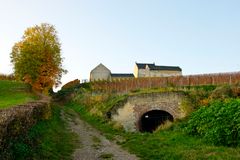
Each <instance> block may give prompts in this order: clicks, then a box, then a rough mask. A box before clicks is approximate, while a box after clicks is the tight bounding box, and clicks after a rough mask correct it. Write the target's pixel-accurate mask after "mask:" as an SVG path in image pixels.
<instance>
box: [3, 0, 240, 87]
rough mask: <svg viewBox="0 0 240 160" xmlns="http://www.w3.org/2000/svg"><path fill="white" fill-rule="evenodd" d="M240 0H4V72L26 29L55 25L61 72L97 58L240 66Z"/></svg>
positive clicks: (193, 69) (199, 67) (124, 67)
mask: <svg viewBox="0 0 240 160" xmlns="http://www.w3.org/2000/svg"><path fill="white" fill-rule="evenodd" d="M239 8H240V1H239V0H38V1H34V0H21V1H20V0H0V21H1V23H0V73H11V72H12V66H11V64H10V59H9V53H10V52H11V48H12V46H13V45H14V43H15V42H17V41H19V40H20V39H21V36H22V35H23V32H24V30H25V29H26V28H27V27H31V26H33V25H35V24H40V23H45V22H46V23H50V24H53V25H55V27H56V29H57V31H58V33H59V38H60V41H61V44H62V56H63V57H64V58H65V59H64V67H65V68H66V69H67V70H68V71H69V72H68V74H67V75H65V76H64V77H63V79H62V81H63V83H66V82H68V81H70V80H73V79H75V78H78V79H85V78H89V72H90V70H91V69H93V68H94V67H95V66H96V65H98V64H99V63H103V64H104V65H106V66H107V67H108V68H109V69H110V70H111V71H112V72H116V73H118V72H120V73H121V72H123V73H127V72H129V73H131V72H133V67H134V63H135V62H136V61H137V62H146V63H152V62H155V63H156V64H158V65H176V66H180V67H181V68H182V69H183V74H185V75H186V74H199V73H212V72H231V71H240V9H239Z"/></svg>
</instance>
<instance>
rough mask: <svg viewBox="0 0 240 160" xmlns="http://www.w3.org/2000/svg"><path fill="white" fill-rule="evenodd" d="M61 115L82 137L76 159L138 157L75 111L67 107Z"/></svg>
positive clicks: (135, 159) (115, 159)
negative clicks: (85, 120)
mask: <svg viewBox="0 0 240 160" xmlns="http://www.w3.org/2000/svg"><path fill="white" fill-rule="evenodd" d="M61 116H62V118H63V120H64V121H65V122H66V123H67V124H68V127H69V128H70V129H71V130H72V131H73V132H75V133H76V134H77V135H78V136H79V138H80V143H79V144H78V149H76V150H75V152H74V155H73V157H74V160H98V159H114V160H137V159H138V158H137V157H136V156H135V155H132V154H129V153H128V152H127V151H125V150H123V149H122V148H120V147H119V146H118V145H116V144H115V143H113V142H110V141H109V140H107V139H106V138H105V137H104V136H102V135H101V134H100V132H99V131H98V130H96V129H95V128H93V127H92V126H90V125H89V124H87V123H86V122H84V121H83V120H81V119H80V118H79V115H78V114H77V113H76V112H75V111H73V110H71V109H69V108H65V109H64V111H63V112H62V114H61Z"/></svg>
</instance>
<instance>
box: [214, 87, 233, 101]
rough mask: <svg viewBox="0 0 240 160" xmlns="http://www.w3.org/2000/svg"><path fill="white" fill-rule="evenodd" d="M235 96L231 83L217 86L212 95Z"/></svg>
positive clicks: (223, 97)
mask: <svg viewBox="0 0 240 160" xmlns="http://www.w3.org/2000/svg"><path fill="white" fill-rule="evenodd" d="M230 97H233V91H232V88H231V86H230V85H224V86H219V87H217V88H216V89H215V90H214V91H213V92H212V94H211V95H210V98H211V99H213V100H214V99H225V98H230Z"/></svg>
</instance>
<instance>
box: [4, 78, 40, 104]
mask: <svg viewBox="0 0 240 160" xmlns="http://www.w3.org/2000/svg"><path fill="white" fill-rule="evenodd" d="M35 99H37V96H36V95H34V94H33V93H32V92H30V87H29V86H28V85H26V84H24V83H22V82H16V81H6V80H0V109H1V108H8V107H10V106H14V105H17V104H23V103H26V102H29V101H32V100H35Z"/></svg>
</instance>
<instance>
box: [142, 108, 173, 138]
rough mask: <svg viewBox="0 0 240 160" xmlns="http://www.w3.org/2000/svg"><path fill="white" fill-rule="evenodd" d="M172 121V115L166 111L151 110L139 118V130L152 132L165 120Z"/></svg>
mask: <svg viewBox="0 0 240 160" xmlns="http://www.w3.org/2000/svg"><path fill="white" fill-rule="evenodd" d="M167 120H169V121H173V116H172V115H171V114H169V113H168V112H166V111H162V110H152V111H149V112H146V113H145V114H143V115H142V117H141V119H140V128H139V129H140V131H141V132H151V133H152V132H153V131H154V130H156V129H157V127H158V126H159V125H161V124H163V123H164V122H165V121H167Z"/></svg>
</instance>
